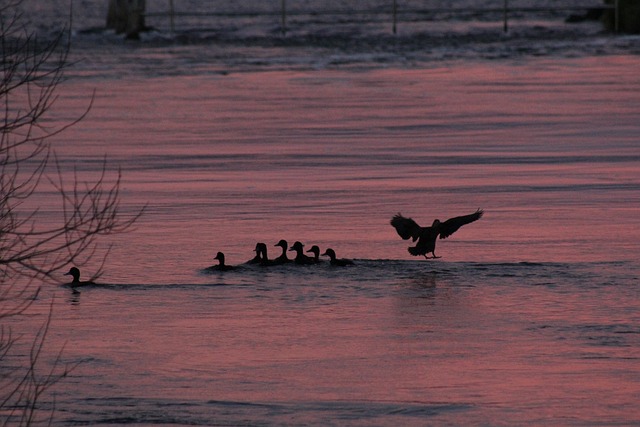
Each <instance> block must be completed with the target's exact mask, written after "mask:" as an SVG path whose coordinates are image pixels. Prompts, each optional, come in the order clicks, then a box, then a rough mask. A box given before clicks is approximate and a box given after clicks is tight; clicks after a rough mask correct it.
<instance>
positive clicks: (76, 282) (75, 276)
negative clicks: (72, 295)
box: [64, 267, 95, 288]
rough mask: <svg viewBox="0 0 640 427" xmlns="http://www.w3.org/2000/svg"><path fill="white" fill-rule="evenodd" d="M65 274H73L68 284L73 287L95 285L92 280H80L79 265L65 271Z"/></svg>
mask: <svg viewBox="0 0 640 427" xmlns="http://www.w3.org/2000/svg"><path fill="white" fill-rule="evenodd" d="M64 275H65V276H71V277H72V278H73V279H72V280H71V282H70V283H68V284H67V285H68V286H71V287H72V288H77V287H79V286H87V285H95V283H93V282H92V281H91V280H86V281H81V280H80V270H79V269H78V268H77V267H71V268H70V269H69V271H68V272H67V273H64Z"/></svg>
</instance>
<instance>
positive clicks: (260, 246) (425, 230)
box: [66, 209, 484, 288]
mask: <svg viewBox="0 0 640 427" xmlns="http://www.w3.org/2000/svg"><path fill="white" fill-rule="evenodd" d="M483 214H484V212H483V211H482V209H478V210H476V211H475V212H474V213H472V214H469V215H461V216H457V217H453V218H449V219H448V220H446V221H442V222H441V221H440V220H438V219H435V220H434V221H433V223H432V224H431V226H430V227H421V226H420V225H418V224H417V223H416V222H415V221H414V220H413V219H411V218H407V217H404V216H402V215H401V214H400V213H398V214H397V215H395V216H393V217H392V218H391V221H389V222H390V224H391V225H392V226H393V228H395V229H396V232H397V233H398V235H399V236H400V237H401V238H402V239H404V240H413V242H416V241H417V243H416V245H415V246H410V247H409V248H408V251H409V253H410V254H411V255H413V256H424V257H425V258H426V259H433V258H440V257H439V256H436V252H435V250H436V240H437V239H438V238H440V239H446V238H447V237H449V236H451V235H452V234H453V233H455V232H456V231H458V229H460V227H462V226H463V225H466V224H470V223H472V222H474V221H477V220H479V219H480V218H482V215H483ZM274 246H276V247H280V248H282V253H281V254H280V256H278V257H277V258H274V259H269V257H268V256H267V245H266V244H264V243H257V244H256V248H255V249H254V251H255V253H256V255H255V257H254V258H252V259H251V260H249V261H247V262H246V263H245V264H257V265H260V266H272V265H283V264H287V263H295V264H298V265H312V264H320V263H322V262H323V261H322V260H321V259H320V248H319V247H318V246H317V245H313V246H312V247H311V248H310V249H309V250H308V251H306V252H307V253H312V254H313V255H314V256H308V255H305V251H304V245H303V244H302V243H300V242H295V243H294V244H293V245H292V246H291V247H289V244H288V243H287V241H286V240H280V241H279V242H278V243H276V244H275V245H274ZM288 251H295V253H296V256H295V258H293V259H290V258H289V257H288V256H287V252H288ZM428 254H431V255H428ZM322 255H323V256H328V257H329V263H330V265H333V266H337V267H345V266H348V265H353V264H354V263H353V261H352V260H350V259H339V258H336V252H335V251H334V250H333V249H331V248H329V249H327V250H326V251H325V252H324V253H323V254H322ZM214 259H216V260H218V264H217V265H212V266H211V267H207V268H205V270H206V271H227V270H233V269H235V268H237V267H235V266H232V265H227V264H225V259H224V254H223V253H222V252H218V254H217V255H216V256H215V258H214ZM66 274H67V275H70V276H72V277H73V281H72V282H71V283H70V284H69V285H70V286H71V287H74V288H75V287H77V286H82V285H87V284H93V283H92V282H90V281H87V282H81V281H80V270H78V269H77V268H76V267H71V269H70V270H69V272H68V273H66Z"/></svg>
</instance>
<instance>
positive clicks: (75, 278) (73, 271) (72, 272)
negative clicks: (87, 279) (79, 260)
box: [64, 267, 80, 282]
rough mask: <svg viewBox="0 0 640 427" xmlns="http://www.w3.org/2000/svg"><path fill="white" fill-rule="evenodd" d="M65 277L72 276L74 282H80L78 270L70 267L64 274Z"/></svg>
mask: <svg viewBox="0 0 640 427" xmlns="http://www.w3.org/2000/svg"><path fill="white" fill-rule="evenodd" d="M64 275H65V276H72V277H73V281H74V282H79V281H80V270H78V269H77V268H76V267H71V268H70V269H69V271H68V272H67V273H64Z"/></svg>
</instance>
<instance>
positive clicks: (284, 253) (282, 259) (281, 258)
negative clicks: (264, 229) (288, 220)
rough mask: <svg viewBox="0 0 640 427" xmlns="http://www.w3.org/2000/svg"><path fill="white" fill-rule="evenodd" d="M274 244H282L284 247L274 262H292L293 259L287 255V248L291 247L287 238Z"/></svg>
mask: <svg viewBox="0 0 640 427" xmlns="http://www.w3.org/2000/svg"><path fill="white" fill-rule="evenodd" d="M274 246H280V247H281V248H282V253H281V254H280V256H279V257H278V258H276V259H274V260H273V264H286V263H288V262H291V260H290V259H289V258H288V257H287V248H288V247H289V244H288V243H287V241H286V240H284V239H282V240H280V241H279V242H278V243H276V244H275V245H274Z"/></svg>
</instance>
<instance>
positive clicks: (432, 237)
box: [391, 209, 484, 259]
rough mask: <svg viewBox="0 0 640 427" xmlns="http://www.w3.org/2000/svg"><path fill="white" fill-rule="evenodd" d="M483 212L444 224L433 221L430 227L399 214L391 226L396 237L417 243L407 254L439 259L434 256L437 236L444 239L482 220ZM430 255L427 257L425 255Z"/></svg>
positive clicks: (447, 221) (452, 219)
mask: <svg viewBox="0 0 640 427" xmlns="http://www.w3.org/2000/svg"><path fill="white" fill-rule="evenodd" d="M483 213H484V212H483V211H482V209H478V210H477V211H476V212H474V213H472V214H470V215H463V216H457V217H454V218H450V219H448V220H446V221H444V222H440V220H438V219H435V220H434V221H433V224H431V227H420V226H419V225H418V224H417V223H416V222H415V221H414V220H413V219H411V218H405V217H403V216H402V215H401V214H399V213H398V214H397V215H395V216H394V217H393V218H391V225H392V226H393V227H394V228H395V229H396V231H397V232H398V235H400V237H402V238H403V239H404V240H407V239H413V241H414V242H415V241H416V240H417V241H418V243H417V244H416V245H415V246H411V247H409V249H408V250H409V253H410V254H411V255H414V256H418V255H422V256H424V257H425V258H426V259H430V258H440V257H439V256H436V252H435V251H436V239H437V238H438V236H439V237H440V238H441V239H446V238H447V237H449V236H451V235H452V234H453V233H455V232H456V231H458V229H459V228H460V227H462V226H463V225H465V224H469V223H471V222H474V221H477V220H479V219H480V218H482V214H483ZM429 253H430V254H432V255H433V256H431V257H429V256H427V254H429Z"/></svg>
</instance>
